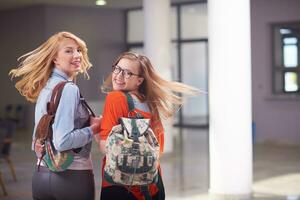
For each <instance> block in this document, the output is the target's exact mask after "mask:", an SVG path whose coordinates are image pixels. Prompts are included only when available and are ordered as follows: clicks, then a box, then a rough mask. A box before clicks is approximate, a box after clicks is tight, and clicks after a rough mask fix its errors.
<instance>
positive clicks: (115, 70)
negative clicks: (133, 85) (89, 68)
mask: <svg viewBox="0 0 300 200" xmlns="http://www.w3.org/2000/svg"><path fill="white" fill-rule="evenodd" d="M112 70H113V73H114V74H120V72H122V76H124V78H126V79H128V78H130V77H131V76H140V75H139V74H134V73H132V72H131V71H129V70H127V69H122V68H121V67H119V66H118V65H114V66H112Z"/></svg>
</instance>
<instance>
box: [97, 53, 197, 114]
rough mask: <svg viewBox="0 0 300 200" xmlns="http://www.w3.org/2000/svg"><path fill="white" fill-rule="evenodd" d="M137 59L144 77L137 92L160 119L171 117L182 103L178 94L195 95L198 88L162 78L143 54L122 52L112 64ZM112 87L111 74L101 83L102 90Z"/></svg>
mask: <svg viewBox="0 0 300 200" xmlns="http://www.w3.org/2000/svg"><path fill="white" fill-rule="evenodd" d="M123 58H126V59H129V60H131V61H137V62H138V63H139V65H140V75H141V77H143V78H144V81H143V83H142V84H141V85H140V86H139V89H138V91H139V94H140V95H141V98H142V101H143V102H147V104H148V105H149V108H150V111H151V113H152V114H154V116H156V117H158V118H159V119H160V116H162V117H163V118H165V119H166V118H169V117H172V116H173V115H174V113H175V111H176V110H177V109H176V107H178V106H181V105H182V104H183V98H182V97H181V96H180V95H179V94H188V95H197V94H198V93H199V90H198V89H196V88H194V87H192V86H189V85H186V84H183V83H179V82H175V81H168V80H165V79H163V78H162V77H160V76H159V75H158V73H157V72H156V71H155V70H154V67H153V66H152V64H151V62H150V60H149V59H148V58H147V57H146V56H144V55H140V54H137V53H134V52H125V53H122V54H121V55H120V56H119V57H118V58H117V59H116V61H115V63H114V65H117V64H118V62H119V61H120V60H121V59H123ZM111 88H112V80H111V75H109V77H108V78H107V79H106V80H105V82H104V84H103V85H102V90H103V91H107V90H111Z"/></svg>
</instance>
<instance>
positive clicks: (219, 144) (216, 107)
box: [208, 0, 252, 200]
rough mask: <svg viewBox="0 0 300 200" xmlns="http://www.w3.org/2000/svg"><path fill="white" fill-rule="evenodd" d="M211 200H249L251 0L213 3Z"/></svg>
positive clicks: (211, 0) (210, 20) (210, 11)
mask: <svg viewBox="0 0 300 200" xmlns="http://www.w3.org/2000/svg"><path fill="white" fill-rule="evenodd" d="M208 27H209V112H210V120H209V127H210V130H209V135H210V144H209V146H210V189H209V192H210V196H211V198H212V199H237V200H238V199H250V197H251V192H252V191H251V187H252V135H251V118H252V114H251V60H250V59H251V55H250V0H226V1H224V0H209V1H208Z"/></svg>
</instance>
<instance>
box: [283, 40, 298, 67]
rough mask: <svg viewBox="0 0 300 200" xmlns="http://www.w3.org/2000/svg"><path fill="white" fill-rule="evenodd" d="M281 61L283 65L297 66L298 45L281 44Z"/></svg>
mask: <svg viewBox="0 0 300 200" xmlns="http://www.w3.org/2000/svg"><path fill="white" fill-rule="evenodd" d="M283 61H284V66H285V67H297V66H298V47H297V45H284V46H283Z"/></svg>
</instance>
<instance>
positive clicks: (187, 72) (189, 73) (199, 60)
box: [181, 42, 208, 125]
mask: <svg viewBox="0 0 300 200" xmlns="http://www.w3.org/2000/svg"><path fill="white" fill-rule="evenodd" d="M207 57H208V55H207V43H206V42H193V43H185V44H182V70H181V71H182V75H181V77H182V82H183V83H186V84H189V85H192V86H194V87H196V88H199V89H200V90H202V91H207V88H208V87H207V82H208V80H207V74H208V72H207V70H208V69H207ZM207 105H208V98H207V95H206V94H204V93H203V94H201V95H200V96H197V97H192V98H188V99H187V100H186V103H185V104H184V106H183V108H182V111H183V120H184V123H185V124H202V125H203V124H207V123H208V122H207V117H208V106H207Z"/></svg>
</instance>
